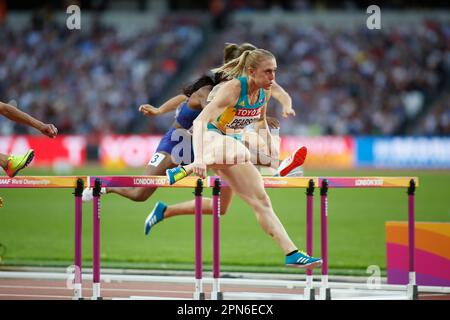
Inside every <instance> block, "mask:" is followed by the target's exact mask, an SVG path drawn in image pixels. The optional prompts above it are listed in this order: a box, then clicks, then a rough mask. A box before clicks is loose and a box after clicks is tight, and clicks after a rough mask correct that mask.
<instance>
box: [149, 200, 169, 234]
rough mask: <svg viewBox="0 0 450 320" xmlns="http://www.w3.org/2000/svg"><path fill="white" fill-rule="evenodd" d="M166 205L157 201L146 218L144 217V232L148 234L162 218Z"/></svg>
mask: <svg viewBox="0 0 450 320" xmlns="http://www.w3.org/2000/svg"><path fill="white" fill-rule="evenodd" d="M166 208H167V206H166V205H165V204H164V203H162V202H159V201H158V202H157V203H156V204H155V207H154V208H153V210H152V212H150V214H149V215H148V217H147V219H145V226H144V233H145V235H148V234H149V233H150V229H151V228H152V227H153V226H154V225H155V224H157V223H158V222H160V221H162V220H163V219H164V211H166Z"/></svg>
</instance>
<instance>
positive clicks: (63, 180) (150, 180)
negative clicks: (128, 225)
mask: <svg viewBox="0 0 450 320" xmlns="http://www.w3.org/2000/svg"><path fill="white" fill-rule="evenodd" d="M216 178H217V176H209V177H207V179H204V180H203V186H204V187H206V188H207V187H212V186H214V180H215V179H216ZM78 179H81V180H82V181H83V184H84V186H86V187H92V186H94V183H95V180H96V179H100V180H101V183H102V187H122V188H123V187H147V188H168V187H171V188H195V187H196V184H197V180H198V177H196V176H189V177H186V178H184V179H182V180H180V181H178V182H176V183H175V184H173V185H169V182H168V180H167V177H166V176H19V177H15V178H9V177H0V188H75V187H76V186H77V180H78ZM311 179H312V180H313V181H314V185H315V186H316V187H319V186H321V185H322V182H323V181H324V180H325V179H326V180H327V181H328V187H329V188H355V189H357V188H407V187H409V186H410V181H411V180H414V182H415V186H416V187H419V178H418V177H267V176H265V177H263V180H264V187H265V188H308V187H309V181H310V180H311ZM221 183H222V187H227V186H228V185H227V184H226V182H225V181H223V180H222V181H221Z"/></svg>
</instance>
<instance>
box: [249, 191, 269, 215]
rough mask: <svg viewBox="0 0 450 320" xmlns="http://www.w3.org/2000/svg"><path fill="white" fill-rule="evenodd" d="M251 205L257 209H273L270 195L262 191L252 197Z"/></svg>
mask: <svg viewBox="0 0 450 320" xmlns="http://www.w3.org/2000/svg"><path fill="white" fill-rule="evenodd" d="M249 202H250V203H249V204H250V205H251V206H252V207H253V208H254V209H255V210H257V211H261V210H262V211H265V210H271V209H272V203H271V201H270V198H269V196H268V195H267V193H265V192H260V193H258V194H256V195H255V196H254V197H252V198H251V199H250V201H249Z"/></svg>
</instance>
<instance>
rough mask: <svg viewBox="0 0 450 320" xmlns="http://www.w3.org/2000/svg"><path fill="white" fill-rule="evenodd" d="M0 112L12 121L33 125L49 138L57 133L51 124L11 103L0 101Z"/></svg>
mask: <svg viewBox="0 0 450 320" xmlns="http://www.w3.org/2000/svg"><path fill="white" fill-rule="evenodd" d="M0 114H2V115H3V116H5V117H6V118H8V119H10V120H12V121H14V122H17V123H20V124H25V125H28V126H30V127H33V128H35V129H37V130H39V131H40V132H41V133H42V134H44V135H46V136H48V137H50V138H54V137H55V136H56V135H57V134H58V129H56V127H55V126H54V125H53V124H46V123H43V122H42V121H39V120H38V119H36V118H34V117H32V116H30V115H29V114H27V113H25V112H23V111H20V110H19V109H17V108H16V107H14V106H12V105H9V104H6V103H2V102H0Z"/></svg>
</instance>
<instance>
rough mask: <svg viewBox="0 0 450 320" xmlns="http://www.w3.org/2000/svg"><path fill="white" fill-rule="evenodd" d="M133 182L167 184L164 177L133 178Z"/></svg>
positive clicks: (137, 183)
mask: <svg viewBox="0 0 450 320" xmlns="http://www.w3.org/2000/svg"><path fill="white" fill-rule="evenodd" d="M133 183H134V184H135V185H166V184H168V182H167V179H166V178H156V179H153V178H134V179H133Z"/></svg>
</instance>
